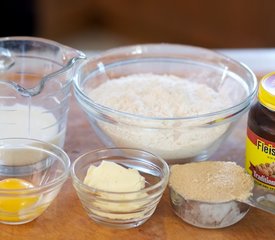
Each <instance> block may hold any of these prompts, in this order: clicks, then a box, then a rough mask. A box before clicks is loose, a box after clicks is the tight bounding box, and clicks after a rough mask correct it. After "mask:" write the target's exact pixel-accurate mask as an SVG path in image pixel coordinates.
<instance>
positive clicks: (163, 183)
mask: <svg viewBox="0 0 275 240" xmlns="http://www.w3.org/2000/svg"><path fill="white" fill-rule="evenodd" d="M109 150H130V151H132V150H134V151H137V152H143V153H146V154H149V155H150V156H151V157H154V158H155V159H157V161H160V162H161V163H162V164H163V168H164V171H163V177H161V178H160V180H159V181H158V182H157V183H156V184H154V185H152V186H149V187H145V188H143V189H141V190H137V191H129V192H112V191H105V190H101V189H97V188H94V187H90V186H88V185H87V184H84V183H83V181H81V180H80V179H79V178H78V177H77V175H76V173H75V166H76V164H77V163H78V162H80V161H81V159H82V158H83V157H85V156H87V155H89V154H92V153H96V152H100V151H109ZM103 160H104V159H101V161H103ZM147 162H150V161H147ZM169 174H170V169H169V166H168V164H167V163H166V162H165V161H164V160H163V159H162V158H161V157H159V156H157V155H155V154H153V153H150V152H148V151H145V150H142V149H138V148H126V147H110V148H98V149H95V150H91V151H88V152H86V153H84V154H82V155H80V156H79V157H77V158H76V159H75V160H74V162H73V163H72V165H71V176H72V180H73V182H75V183H76V184H77V185H79V186H81V187H82V188H83V189H85V190H87V191H89V192H94V193H106V194H109V195H113V196H116V195H120V194H126V195H127V194H129V195H130V194H134V193H143V192H147V191H151V190H154V189H157V188H159V187H160V188H161V189H162V191H161V192H163V191H164V189H165V188H166V186H167V184H168V180H169ZM78 189H79V188H78V187H77V190H78ZM159 192H160V191H158V193H159ZM150 196H151V195H149V196H146V197H145V198H147V197H150ZM97 198H100V197H99V196H97ZM102 199H105V198H102ZM140 199H142V198H138V200H140ZM136 200H137V199H134V200H123V201H126V202H129V201H136ZM108 201H114V202H121V200H109V199H108Z"/></svg>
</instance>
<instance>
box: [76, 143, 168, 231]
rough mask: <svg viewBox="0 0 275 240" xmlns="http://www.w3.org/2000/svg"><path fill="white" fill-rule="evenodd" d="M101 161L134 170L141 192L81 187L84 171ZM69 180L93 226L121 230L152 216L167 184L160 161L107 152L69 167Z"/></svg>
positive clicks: (150, 156) (91, 154) (146, 155)
mask: <svg viewBox="0 0 275 240" xmlns="http://www.w3.org/2000/svg"><path fill="white" fill-rule="evenodd" d="M102 161H110V162H114V163H117V164H119V165H121V166H123V167H125V168H132V169H136V170H138V171H139V173H140V174H141V175H142V176H143V177H144V178H145V188H143V189H142V190H140V191H134V192H133V191H132V192H108V191H102V190H99V189H95V188H93V187H90V186H88V185H86V184H84V183H83V181H84V178H85V176H86V174H87V170H88V168H89V167H90V166H91V165H94V166H98V165H100V163H101V162H102ZM71 176H72V180H73V186H74V187H75V189H76V192H77V194H78V197H79V199H80V201H81V203H82V205H83V207H84V209H85V211H86V212H87V214H88V216H89V217H90V218H91V219H93V220H94V221H95V222H97V223H100V224H103V225H106V226H109V227H113V228H120V229H123V228H132V227H137V226H139V225H141V224H143V223H144V222H145V221H147V220H148V219H149V218H150V217H151V215H152V214H153V213H154V211H155V209H156V207H157V205H158V203H159V201H160V199H161V197H162V194H163V192H164V190H165V188H166V186H167V183H168V178H169V167H168V165H167V164H166V162H165V161H164V160H163V159H161V158H159V157H157V156H155V155H153V154H151V153H149V152H145V151H142V150H138V149H127V148H107V149H100V150H95V151H91V152H88V153H86V154H84V155H82V156H80V157H79V158H77V159H76V160H75V161H74V163H73V164H72V167H71ZM125 181H127V179H125ZM122 195H123V199H122V197H121V196H122Z"/></svg>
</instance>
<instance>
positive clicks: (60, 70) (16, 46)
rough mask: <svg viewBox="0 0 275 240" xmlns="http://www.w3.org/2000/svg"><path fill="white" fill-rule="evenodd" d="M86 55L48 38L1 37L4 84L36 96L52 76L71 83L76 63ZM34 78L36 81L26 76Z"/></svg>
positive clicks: (0, 80)
mask: <svg viewBox="0 0 275 240" xmlns="http://www.w3.org/2000/svg"><path fill="white" fill-rule="evenodd" d="M85 58H86V56H85V54H84V53H83V52H81V51H78V50H76V49H73V48H70V47H67V46H64V45H62V44H59V43H57V42H53V41H50V40H46V39H41V38H34V37H10V38H0V84H1V83H2V84H4V85H5V86H9V87H11V88H12V89H14V90H15V91H16V92H17V93H18V94H20V95H21V96H23V97H32V96H36V95H38V94H40V93H41V91H42V90H43V89H44V87H45V84H46V83H47V82H48V81H49V80H51V79H53V81H55V80H56V78H57V79H59V80H61V79H62V83H65V82H67V83H69V82H71V79H72V77H73V75H74V71H73V69H74V66H75V65H76V64H77V62H78V61H79V60H83V59H85ZM35 69H36V70H35ZM27 75H28V76H27ZM33 77H35V78H36V81H33V80H32V81H29V80H27V79H26V78H32V79H33ZM65 78H66V79H65Z"/></svg>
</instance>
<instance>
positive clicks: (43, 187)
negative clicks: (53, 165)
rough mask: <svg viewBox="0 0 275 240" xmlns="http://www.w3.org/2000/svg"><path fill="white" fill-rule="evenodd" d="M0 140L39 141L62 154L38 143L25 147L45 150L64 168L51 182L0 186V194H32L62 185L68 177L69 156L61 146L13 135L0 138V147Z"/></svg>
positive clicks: (38, 141)
mask: <svg viewBox="0 0 275 240" xmlns="http://www.w3.org/2000/svg"><path fill="white" fill-rule="evenodd" d="M1 141H27V142H33V143H40V144H42V145H43V146H48V147H49V148H50V149H53V150H54V151H57V152H59V153H60V154H61V155H62V156H57V155H56V154H55V153H54V152H53V151H52V150H48V149H42V147H41V146H39V145H38V146H31V145H27V147H28V148H27V149H34V150H39V151H41V150H42V151H43V152H46V153H48V154H49V155H54V156H55V157H56V158H57V159H58V161H60V162H62V165H63V167H64V169H63V171H62V172H61V174H60V175H59V176H58V177H55V178H54V179H53V180H52V181H51V182H48V183H46V184H43V185H41V186H33V187H31V188H27V189H1V188H0V196H1V195H9V194H16V193H18V194H23V195H33V194H36V193H37V192H43V191H44V190H47V189H54V188H56V187H58V186H60V185H62V184H63V183H64V182H65V181H66V179H67V178H68V176H69V173H70V165H71V162H70V158H69V156H68V154H67V153H66V152H65V151H64V150H63V149H62V148H61V147H59V146H57V145H55V144H52V143H49V142H45V141H42V140H38V139H34V138H17V137H13V138H0V148H1ZM23 143H24V142H23ZM11 147H12V145H11ZM22 149H23V148H22ZM15 178H18V177H15ZM20 179H22V177H20ZM3 180H4V179H3Z"/></svg>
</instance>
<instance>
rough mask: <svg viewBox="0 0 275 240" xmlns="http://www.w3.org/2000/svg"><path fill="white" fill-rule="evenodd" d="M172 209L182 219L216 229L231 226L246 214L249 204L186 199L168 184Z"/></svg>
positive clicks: (198, 225)
mask: <svg viewBox="0 0 275 240" xmlns="http://www.w3.org/2000/svg"><path fill="white" fill-rule="evenodd" d="M169 192H170V202H171V205H172V208H173V211H174V212H175V214H176V215H177V216H179V217H180V218H181V219H182V220H183V221H185V222H187V223H189V224H191V225H193V226H196V227H200V228H209V229H218V228H224V227H228V226H231V225H233V224H235V223H237V222H239V221H240V220H241V219H243V218H244V216H245V215H246V214H247V212H248V211H249V209H250V206H249V205H248V204H246V203H242V202H239V201H235V200H232V201H228V202H219V203H212V202H201V201H196V200H186V199H185V198H183V197H182V196H181V195H180V194H178V193H177V192H176V191H175V190H174V189H173V188H172V187H171V186H169Z"/></svg>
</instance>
